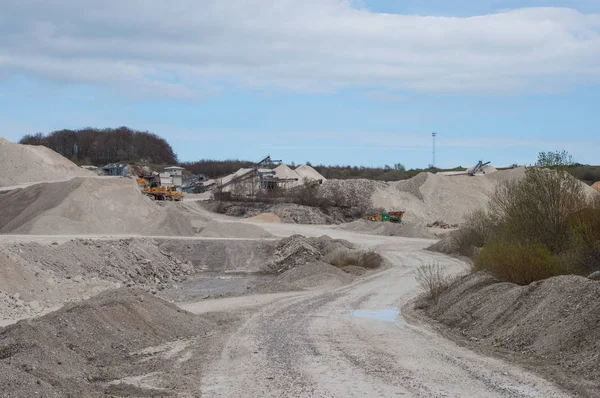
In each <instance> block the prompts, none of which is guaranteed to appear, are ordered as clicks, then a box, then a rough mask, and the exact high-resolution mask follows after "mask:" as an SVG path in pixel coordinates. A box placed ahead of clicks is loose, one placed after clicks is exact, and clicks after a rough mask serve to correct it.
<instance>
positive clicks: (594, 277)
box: [588, 271, 600, 281]
mask: <svg viewBox="0 0 600 398" xmlns="http://www.w3.org/2000/svg"><path fill="white" fill-rule="evenodd" d="M588 279H591V280H593V281H600V271H596V272H593V273H591V274H590V276H588Z"/></svg>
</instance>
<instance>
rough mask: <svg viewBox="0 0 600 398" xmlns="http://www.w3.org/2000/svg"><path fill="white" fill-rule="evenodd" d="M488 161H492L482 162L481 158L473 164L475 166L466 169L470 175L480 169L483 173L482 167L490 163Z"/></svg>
mask: <svg viewBox="0 0 600 398" xmlns="http://www.w3.org/2000/svg"><path fill="white" fill-rule="evenodd" d="M490 163H492V162H485V163H483V160H480V161H479V162H478V163H477V164H476V165H475V167H473V168H472V169H470V170H469V171H468V173H469V175H470V176H471V177H473V176H474V175H475V174H477V173H478V172H480V171H481V172H483V174H485V171H484V170H483V168H484V167H485V166H487V165H488V164H490Z"/></svg>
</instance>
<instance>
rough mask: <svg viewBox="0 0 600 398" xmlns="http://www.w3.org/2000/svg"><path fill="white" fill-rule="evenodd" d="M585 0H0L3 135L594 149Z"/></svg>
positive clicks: (522, 150)
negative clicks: (111, 133) (135, 132)
mask: <svg viewBox="0 0 600 398" xmlns="http://www.w3.org/2000/svg"><path fill="white" fill-rule="evenodd" d="M598 104H600V1H598V0H545V1H544V0H521V1H517V0H504V1H500V0H455V1H447V0H405V1H400V0H228V1H223V0H201V1H199V0H170V1H164V0H103V1H91V0H53V1H43V0H0V135H1V136H3V137H5V138H8V139H10V140H14V141H17V140H18V139H19V138H20V137H21V136H22V135H24V134H27V133H35V132H38V131H39V132H49V131H53V130H57V129H62V128H81V127H85V126H92V127H117V126H122V125H126V126H129V127H132V128H135V129H140V130H149V131H152V132H155V133H157V134H158V135H161V136H163V137H165V138H166V139H167V140H168V141H169V142H170V143H171V144H172V145H173V147H174V149H175V151H176V152H177V154H178V155H179V158H180V159H181V160H194V159H199V158H221V159H223V158H244V159H250V160H259V159H260V158H262V157H263V156H264V155H266V154H271V155H272V156H273V157H275V158H281V159H283V160H284V161H286V162H292V161H293V162H296V163H303V162H305V161H310V162H312V163H326V164H353V165H384V164H393V163H397V162H402V163H404V164H405V165H407V166H408V167H426V166H427V165H428V164H429V163H431V162H432V160H431V132H433V131H436V132H438V140H437V162H436V163H437V165H438V166H441V167H449V166H456V165H462V166H469V165H471V164H474V163H475V162H476V161H477V160H479V159H480V158H481V159H484V160H491V161H492V162H493V163H494V164H496V165H499V166H500V165H508V164H512V163H531V162H532V161H534V160H535V158H536V157H537V152H539V151H545V150H554V149H566V150H568V151H569V152H571V153H572V154H573V155H574V157H575V159H576V160H578V161H580V162H582V163H593V164H599V163H600V158H599V157H598V153H600V128H599V126H600V108H599V107H598Z"/></svg>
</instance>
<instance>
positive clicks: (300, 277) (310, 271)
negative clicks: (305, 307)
mask: <svg viewBox="0 0 600 398" xmlns="http://www.w3.org/2000/svg"><path fill="white" fill-rule="evenodd" d="M353 280H354V275H353V274H351V273H347V272H345V271H342V270H341V269H339V268H338V267H334V266H333V265H331V264H327V263H325V262H322V261H314V262H309V263H306V264H303V265H302V266H300V267H296V268H293V269H291V270H289V271H286V272H284V273H282V274H281V275H279V276H278V277H277V278H275V279H274V280H272V281H269V282H268V283H267V284H265V285H261V286H259V287H258V290H260V292H261V293H277V292H284V291H294V290H313V289H334V288H336V287H339V286H343V285H346V284H348V283H350V282H352V281H353Z"/></svg>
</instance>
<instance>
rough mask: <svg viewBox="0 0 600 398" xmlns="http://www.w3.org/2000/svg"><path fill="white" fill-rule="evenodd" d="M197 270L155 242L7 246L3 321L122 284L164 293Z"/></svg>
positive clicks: (2, 265) (0, 257)
mask: <svg viewBox="0 0 600 398" xmlns="http://www.w3.org/2000/svg"><path fill="white" fill-rule="evenodd" d="M217 261H218V260H217ZM194 272H195V269H194V266H193V265H192V263H191V262H190V261H188V260H185V259H181V258H180V257H179V256H178V255H177V254H172V253H171V252H169V251H167V250H163V249H161V248H160V247H159V244H158V243H157V242H156V241H154V240H153V239H144V238H143V239H123V240H93V241H92V240H86V239H78V240H70V241H67V242H64V243H61V244H59V243H58V242H54V243H52V244H51V243H50V242H48V243H47V244H41V243H37V242H27V243H11V244H4V245H2V246H0V322H2V320H5V319H17V318H21V317H23V316H27V315H34V314H37V313H40V312H43V311H44V310H46V309H48V308H53V307H56V306H57V305H61V304H63V303H65V302H71V301H76V300H81V299H83V298H87V297H91V296H94V295H96V294H98V293H100V292H102V291H104V290H107V289H114V288H115V287H119V286H137V287H141V288H143V289H145V290H148V291H152V292H156V291H161V290H163V289H166V288H169V287H173V286H174V285H176V284H178V283H180V282H182V281H184V280H185V279H187V277H188V276H189V275H191V274H193V273H194Z"/></svg>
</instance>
